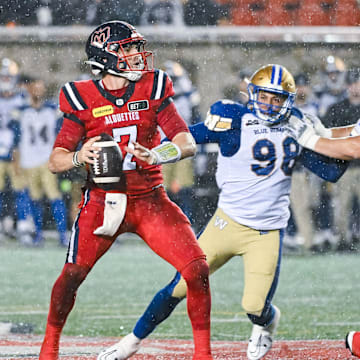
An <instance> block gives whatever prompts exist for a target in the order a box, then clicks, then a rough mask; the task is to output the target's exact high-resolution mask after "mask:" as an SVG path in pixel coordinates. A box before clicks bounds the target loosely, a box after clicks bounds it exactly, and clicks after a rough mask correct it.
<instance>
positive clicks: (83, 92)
mask: <svg viewBox="0 0 360 360" xmlns="http://www.w3.org/2000/svg"><path fill="white" fill-rule="evenodd" d="M144 45H145V40H144V38H143V37H142V36H141V35H140V34H139V33H138V32H137V31H136V29H135V28H134V27H133V26H131V25H130V24H128V23H125V22H122V21H111V22H107V23H105V24H102V25H100V26H98V27H97V28H96V29H95V30H94V31H93V32H92V33H91V35H90V37H89V39H88V41H87V43H86V53H87V56H88V61H87V63H88V64H90V65H91V67H92V71H93V73H94V74H101V75H102V79H101V80H86V81H79V82H70V83H67V84H65V86H64V87H63V88H62V89H61V92H60V109H61V111H62V112H63V113H64V121H63V126H62V129H61V131H60V133H59V134H58V136H57V139H56V141H55V144H54V148H53V151H52V154H51V156H50V161H49V169H50V170H51V171H52V172H54V173H57V172H62V171H66V170H69V169H71V168H72V167H77V166H82V165H83V164H93V163H94V158H97V157H98V155H97V154H96V152H97V151H99V150H100V148H99V146H97V145H96V141H97V140H99V139H100V137H99V135H100V134H101V133H107V134H109V135H111V136H112V137H113V138H114V139H115V141H117V142H118V144H119V146H120V149H121V151H122V153H123V159H124V160H123V172H122V174H121V179H120V181H119V182H118V183H114V184H113V188H112V190H111V191H104V190H102V189H101V188H100V187H98V186H96V184H95V183H94V182H92V181H91V179H90V177H89V178H88V181H87V183H86V186H85V190H84V193H83V201H82V204H81V209H80V211H79V214H78V216H77V218H76V220H75V222H74V225H73V228H72V229H73V230H72V234H71V238H70V243H69V248H68V253H67V257H66V263H65V266H64V268H63V270H62V273H61V274H60V276H59V278H58V279H57V280H56V282H55V284H54V286H53V289H52V293H51V301H50V309H49V314H48V320H47V326H46V333H45V337H44V340H43V343H42V347H41V351H40V358H39V360H57V359H58V353H59V341H60V334H61V331H62V329H63V327H64V325H65V322H66V319H67V316H68V315H69V313H70V311H71V309H72V307H73V305H74V301H75V297H76V292H77V289H78V288H79V286H80V284H81V283H82V282H83V281H84V280H85V278H86V276H87V274H88V273H89V272H90V270H91V269H92V267H93V266H94V264H95V263H96V262H97V260H99V259H100V257H101V256H102V255H103V254H105V253H106V251H107V250H108V249H109V248H110V246H111V245H112V243H113V242H114V241H115V239H116V238H117V237H118V235H119V234H122V233H124V232H133V233H136V234H138V235H139V236H140V237H141V238H142V239H143V240H144V241H145V242H146V243H147V244H148V246H149V247H150V248H151V249H152V250H153V251H154V252H155V253H157V254H158V255H159V256H161V257H162V258H163V259H165V260H166V261H168V262H169V263H170V264H172V265H173V266H174V267H175V268H176V269H177V270H178V271H180V272H181V275H182V276H183V277H184V278H185V280H186V282H187V287H188V297H187V298H188V305H187V308H188V314H189V318H190V320H191V324H192V328H193V335H194V345H195V346H194V348H195V350H194V357H193V359H194V360H212V356H211V350H210V307H211V299H210V289H209V282H208V275H209V268H208V265H207V263H206V261H205V255H204V253H203V251H202V250H201V249H200V247H199V246H198V244H197V241H196V238H195V235H194V233H193V232H192V229H191V227H190V223H189V221H188V219H187V218H186V217H185V215H184V214H183V213H182V212H181V210H180V209H179V208H178V207H177V206H176V205H175V204H174V203H172V202H171V201H170V200H169V198H168V197H167V195H166V193H165V191H164V189H163V187H162V174H161V164H162V163H169V162H175V161H178V160H180V159H182V158H186V157H189V156H192V155H194V153H195V151H196V147H195V142H194V140H193V138H192V136H191V134H190V133H189V130H188V128H187V126H186V124H185V123H184V121H183V119H182V118H181V117H180V116H179V114H178V113H177V111H176V108H175V106H174V104H173V102H172V98H171V97H172V96H173V95H174V91H173V87H172V82H171V80H170V79H169V77H168V76H167V74H166V73H165V72H163V71H161V70H157V69H151V65H152V64H151V62H152V54H151V53H150V52H148V51H145V48H144ZM158 126H160V127H161V128H162V130H163V131H164V132H165V134H166V136H167V138H168V139H170V142H166V143H163V144H161V143H160V134H159V131H158ZM79 144H82V146H81V148H80V150H78V151H76V149H77V148H78V145H79ZM120 355H121V354H117V350H116V345H114V346H112V347H111V348H110V349H109V353H108V354H107V357H106V359H109V360H111V359H113V360H114V359H117V358H120Z"/></svg>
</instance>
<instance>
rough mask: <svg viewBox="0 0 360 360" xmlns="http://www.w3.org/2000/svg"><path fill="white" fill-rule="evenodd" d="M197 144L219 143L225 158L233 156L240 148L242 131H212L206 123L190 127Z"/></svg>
mask: <svg viewBox="0 0 360 360" xmlns="http://www.w3.org/2000/svg"><path fill="white" fill-rule="evenodd" d="M189 129H190V132H191V134H192V136H193V137H194V139H195V141H196V143H197V144H206V143H217V144H219V146H220V151H221V154H222V155H223V156H233V155H234V154H235V153H236V152H237V151H238V150H239V148H240V139H241V136H240V133H241V130H240V129H232V130H227V131H221V132H218V131H211V130H209V129H208V128H207V127H206V126H205V125H204V123H200V124H196V125H192V126H190V127H189Z"/></svg>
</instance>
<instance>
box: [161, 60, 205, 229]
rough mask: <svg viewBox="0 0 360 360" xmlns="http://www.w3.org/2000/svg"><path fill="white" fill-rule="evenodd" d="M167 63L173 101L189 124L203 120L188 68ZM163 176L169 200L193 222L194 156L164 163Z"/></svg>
mask: <svg viewBox="0 0 360 360" xmlns="http://www.w3.org/2000/svg"><path fill="white" fill-rule="evenodd" d="M164 66H165V71H166V72H167V73H168V75H169V76H170V77H171V80H172V81H173V85H174V91H175V95H174V96H173V100H174V103H175V106H176V108H177V109H178V112H179V114H180V115H181V117H182V118H183V119H184V120H185V122H186V124H187V125H188V126H189V125H192V124H194V123H196V122H198V121H200V118H199V112H198V106H199V103H200V95H199V93H198V91H197V90H196V89H195V87H194V86H193V84H192V82H191V80H190V78H189V75H188V73H187V71H186V70H185V68H184V67H183V66H182V65H181V64H180V63H178V62H175V61H170V60H169V61H166V62H165V63H164ZM163 175H164V186H165V189H166V190H167V193H168V195H169V197H170V199H172V200H173V201H174V202H175V203H177V204H178V205H179V206H180V208H181V209H182V210H183V212H184V213H185V215H186V216H187V217H188V218H189V220H190V222H191V223H192V224H193V223H194V209H193V188H192V187H193V185H194V167H193V159H184V160H182V161H179V162H177V163H173V164H166V165H163Z"/></svg>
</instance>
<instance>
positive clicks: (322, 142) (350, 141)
mask: <svg viewBox="0 0 360 360" xmlns="http://www.w3.org/2000/svg"><path fill="white" fill-rule="evenodd" d="M357 126H358V125H355V126H353V127H352V129H351V134H352V135H357V134H356V133H355V131H356V128H357ZM349 128H350V127H349ZM345 129H346V128H342V129H339V130H338V131H339V132H338V134H341V132H342V131H345V132H346V133H347V132H348V130H350V129H348V130H345ZM288 130H289V132H290V135H291V136H293V137H295V139H296V140H297V142H298V143H299V144H300V145H302V146H303V147H305V148H307V149H310V150H313V151H316V152H318V153H320V154H323V155H326V156H330V157H333V158H337V159H341V160H354V159H359V158H360V136H349V137H346V138H331V139H328V138H325V137H321V136H319V135H318V134H317V133H316V130H315V128H314V127H313V126H312V125H311V124H310V123H309V122H307V121H304V120H301V119H299V118H297V117H291V118H290V120H289V124H288ZM332 131H333V129H332Z"/></svg>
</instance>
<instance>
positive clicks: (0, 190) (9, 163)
mask: <svg viewBox="0 0 360 360" xmlns="http://www.w3.org/2000/svg"><path fill="white" fill-rule="evenodd" d="M17 74H18V66H17V64H16V63H15V62H14V61H12V60H10V59H7V58H4V59H2V60H1V64H0V220H3V218H4V213H5V211H4V210H5V208H6V207H7V206H8V205H9V204H10V203H11V201H12V200H14V201H15V204H16V206H15V210H16V224H17V236H18V238H19V240H20V241H21V242H25V243H26V242H27V236H28V232H29V231H30V230H31V223H29V221H27V217H28V215H29V213H30V205H29V197H28V194H27V192H26V189H25V182H24V176H23V174H21V173H20V172H19V169H18V167H17V166H16V161H14V160H16V157H17V153H16V151H15V148H16V146H17V143H18V141H19V123H18V122H17V121H15V120H14V117H13V112H14V110H15V109H16V108H18V107H19V106H21V105H22V104H24V102H25V101H26V100H25V97H24V95H23V94H22V93H20V92H19V91H18V88H17ZM6 177H8V178H9V180H10V185H11V190H12V197H13V198H14V199H11V200H10V199H8V197H7V196H8V194H7V193H6V192H5V191H4V190H5V185H6ZM1 225H2V224H1V223H0V236H1V235H2V231H3V230H2V229H1V227H2V226H1Z"/></svg>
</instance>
